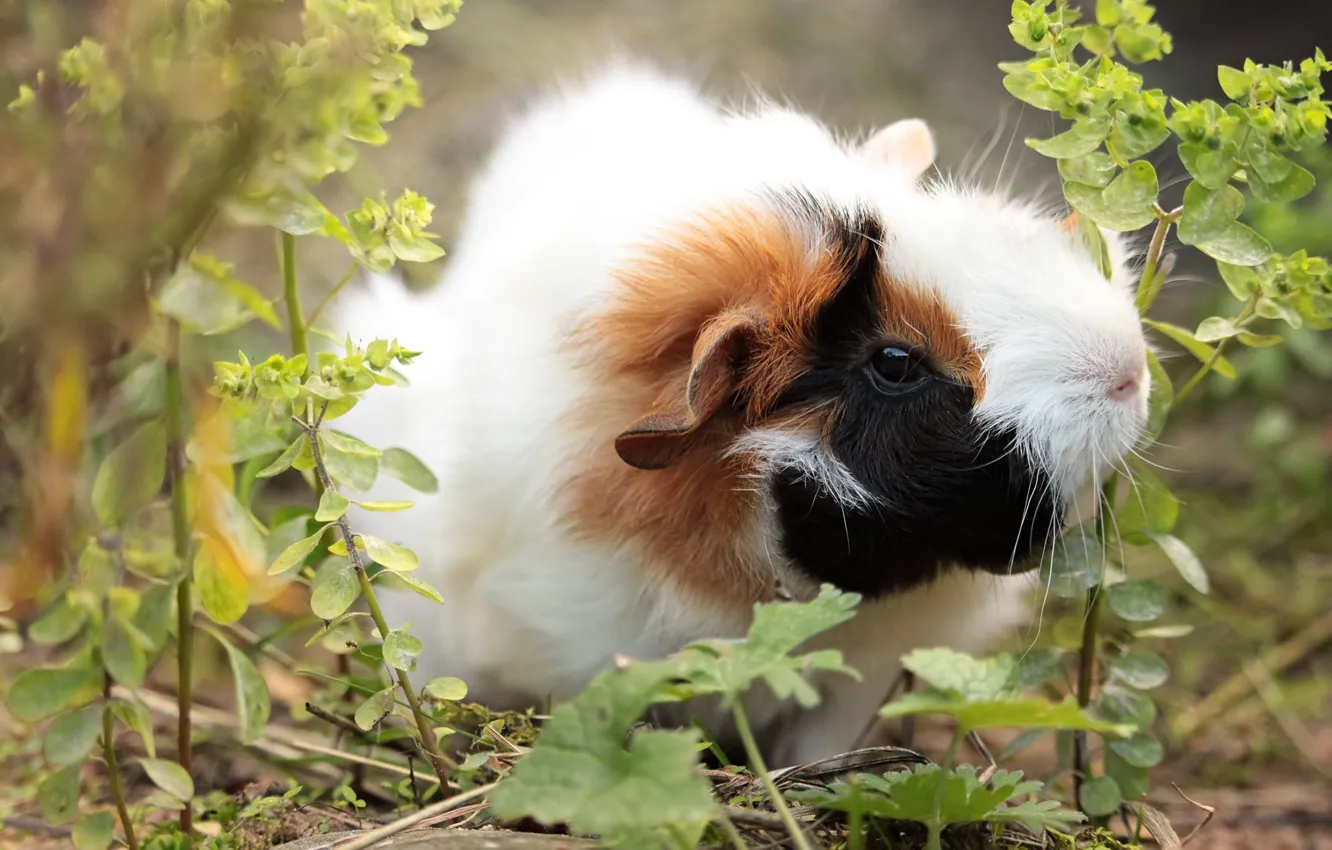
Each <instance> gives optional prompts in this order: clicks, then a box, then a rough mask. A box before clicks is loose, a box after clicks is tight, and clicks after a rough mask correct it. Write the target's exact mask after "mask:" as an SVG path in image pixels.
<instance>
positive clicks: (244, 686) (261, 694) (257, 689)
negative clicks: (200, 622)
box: [210, 630, 272, 746]
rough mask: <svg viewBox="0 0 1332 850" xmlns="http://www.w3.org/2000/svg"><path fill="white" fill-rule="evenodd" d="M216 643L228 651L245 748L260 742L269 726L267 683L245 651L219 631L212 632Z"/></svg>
mask: <svg viewBox="0 0 1332 850" xmlns="http://www.w3.org/2000/svg"><path fill="white" fill-rule="evenodd" d="M210 631H211V632H212V635H213V637H214V638H216V639H217V642H218V643H220V644H222V647H223V648H224V649H225V650H226V651H227V661H228V662H229V663H230V664H231V681H232V684H233V685H234V686H235V689H236V720H237V721H238V726H239V727H240V741H241V743H242V744H244V745H245V746H249V745H251V744H253V743H254V742H255V741H257V740H259V736H260V735H262V734H263V733H264V727H265V726H267V725H268V716H269V713H270V712H271V710H272V704H271V702H270V700H269V696H268V684H267V683H266V682H265V681H264V677H263V676H262V675H261V674H260V673H259V668H258V667H256V666H255V665H254V662H253V661H251V660H250V657H249V656H247V655H246V654H245V653H244V652H242V651H240V650H239V649H237V648H236V647H234V646H232V644H231V641H229V640H227V639H226V637H225V636H224V635H223V634H222V633H221V632H218V631H216V630H210Z"/></svg>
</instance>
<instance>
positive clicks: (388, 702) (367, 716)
mask: <svg viewBox="0 0 1332 850" xmlns="http://www.w3.org/2000/svg"><path fill="white" fill-rule="evenodd" d="M393 691H394V688H393V687H391V686H390V687H387V688H384V689H383V690H382V691H375V692H374V693H373V694H371V695H370V696H369V697H368V698H367V699H366V701H365V702H363V703H361V705H360V707H359V708H357V709H356V714H355V715H354V717H353V718H352V719H354V720H355V721H356V725H357V726H359V727H361V728H362V729H364V730H365V731H367V732H369V731H370V730H371V729H373V728H375V726H377V725H378V724H379V721H381V720H383V719H384V717H385V716H386V715H387V714H388V713H389V712H390V711H392V710H393Z"/></svg>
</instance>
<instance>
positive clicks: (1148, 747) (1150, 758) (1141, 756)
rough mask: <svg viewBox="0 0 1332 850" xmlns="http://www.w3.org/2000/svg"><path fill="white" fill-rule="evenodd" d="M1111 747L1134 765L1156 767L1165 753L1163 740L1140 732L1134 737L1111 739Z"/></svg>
mask: <svg viewBox="0 0 1332 850" xmlns="http://www.w3.org/2000/svg"><path fill="white" fill-rule="evenodd" d="M1109 747H1110V749H1112V750H1114V751H1115V754H1116V755H1118V756H1119V757H1120V758H1122V759H1123V760H1124V761H1126V762H1128V763H1129V764H1131V765H1133V766H1134V767H1156V766H1157V765H1158V764H1160V763H1161V759H1162V758H1163V757H1164V755H1165V751H1164V750H1163V748H1162V747H1161V742H1160V741H1158V740H1156V739H1155V738H1153V737H1152V736H1151V735H1144V734H1139V735H1134V736H1133V737H1132V738H1125V739H1123V740H1118V741H1110V742H1109Z"/></svg>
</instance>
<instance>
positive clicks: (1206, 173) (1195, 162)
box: [1179, 142, 1239, 190]
mask: <svg viewBox="0 0 1332 850" xmlns="http://www.w3.org/2000/svg"><path fill="white" fill-rule="evenodd" d="M1179 161H1180V162H1182V163H1183V164H1184V168H1185V169H1186V170H1187V171H1188V172H1189V174H1191V175H1192V176H1193V178H1194V179H1195V180H1197V181H1198V182H1199V183H1201V184H1202V185H1203V186H1204V187H1206V188H1208V189H1212V190H1219V189H1220V188H1221V187H1223V186H1225V185H1226V184H1227V183H1229V182H1230V178H1231V177H1233V176H1234V175H1235V169H1237V168H1239V161H1238V160H1236V159H1235V156H1234V154H1233V153H1232V152H1231V151H1230V150H1228V149H1226V148H1222V149H1220V150H1212V149H1211V148H1209V147H1207V145H1204V144H1200V143H1198V142H1184V143H1183V144H1181V145H1180V146H1179Z"/></svg>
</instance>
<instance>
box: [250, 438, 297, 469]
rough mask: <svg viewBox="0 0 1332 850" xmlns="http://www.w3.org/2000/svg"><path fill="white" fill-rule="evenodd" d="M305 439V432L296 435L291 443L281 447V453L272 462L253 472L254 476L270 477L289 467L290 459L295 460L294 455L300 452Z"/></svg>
mask: <svg viewBox="0 0 1332 850" xmlns="http://www.w3.org/2000/svg"><path fill="white" fill-rule="evenodd" d="M305 439H306V438H305V434H301V435H300V436H298V437H297V438H296V439H295V440H293V441H292V443H291V445H289V446H287V447H286V448H285V449H283V451H282V454H280V455H278V456H277V458H276V459H274V461H273V462H272V463H270V464H269V465H268V466H265V467H264V468H263V469H261V470H259V471H258V472H257V473H255V477H256V478H272V477H273V476H274V475H277V474H278V473H280V472H286V471H287V470H288V469H290V468H291V464H292V461H294V460H296V455H298V454H300V453H301V449H303V448H305Z"/></svg>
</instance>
